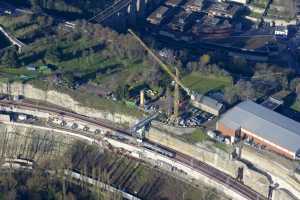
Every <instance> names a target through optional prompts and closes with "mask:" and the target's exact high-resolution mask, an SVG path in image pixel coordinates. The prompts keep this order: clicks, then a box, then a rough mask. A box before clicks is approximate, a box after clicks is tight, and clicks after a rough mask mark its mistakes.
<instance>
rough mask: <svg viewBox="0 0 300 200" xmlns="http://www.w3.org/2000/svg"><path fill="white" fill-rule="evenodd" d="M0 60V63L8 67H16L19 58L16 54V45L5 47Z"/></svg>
mask: <svg viewBox="0 0 300 200" xmlns="http://www.w3.org/2000/svg"><path fill="white" fill-rule="evenodd" d="M0 62H1V64H2V65H6V66H8V67H18V66H19V59H18V55H17V47H16V46H13V47H10V48H7V49H5V51H4V53H3V55H2V57H1V61H0Z"/></svg>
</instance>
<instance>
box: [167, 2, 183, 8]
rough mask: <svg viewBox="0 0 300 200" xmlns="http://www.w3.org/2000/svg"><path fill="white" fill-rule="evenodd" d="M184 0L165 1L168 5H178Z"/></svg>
mask: <svg viewBox="0 0 300 200" xmlns="http://www.w3.org/2000/svg"><path fill="white" fill-rule="evenodd" d="M181 2H182V0H167V1H166V2H165V5H166V6H171V7H178V6H179V5H180V4H181Z"/></svg>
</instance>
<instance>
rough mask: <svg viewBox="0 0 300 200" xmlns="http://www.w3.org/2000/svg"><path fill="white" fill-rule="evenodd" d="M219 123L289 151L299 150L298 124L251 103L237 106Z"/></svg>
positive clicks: (299, 134)
mask: <svg viewBox="0 0 300 200" xmlns="http://www.w3.org/2000/svg"><path fill="white" fill-rule="evenodd" d="M220 122H221V123H222V124H225V125H226V126H228V127H230V128H232V129H239V128H243V129H246V130H248V131H250V132H252V133H255V134H256V135H257V136H260V137H262V138H264V139H266V140H268V141H270V142H272V143H274V144H277V145H279V146H281V147H283V148H285V149H287V150H289V151H292V152H297V151H299V150H300V123H298V122H296V121H294V120H292V119H290V118H287V117H285V116H283V115H281V114H279V113H276V112H274V111H272V110H269V109H267V108H265V107H263V106H261V105H259V104H256V103H254V102H252V101H244V102H242V103H240V104H238V105H237V106H235V107H234V108H232V109H231V110H229V111H228V112H227V113H225V114H224V115H223V116H222V117H221V119H220Z"/></svg>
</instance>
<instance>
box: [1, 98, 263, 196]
mask: <svg viewBox="0 0 300 200" xmlns="http://www.w3.org/2000/svg"><path fill="white" fill-rule="evenodd" d="M0 106H3V107H12V106H14V107H17V108H20V109H29V110H39V111H45V112H48V113H49V112H50V113H53V114H58V115H61V116H67V117H72V118H75V119H79V120H81V121H85V122H88V123H90V124H94V125H98V126H101V127H104V128H107V129H110V130H112V131H116V132H120V133H122V134H125V135H131V133H130V131H129V130H126V129H124V128H121V127H119V126H116V125H114V124H113V123H112V122H108V121H104V120H103V121H102V120H99V119H94V118H90V117H87V116H84V115H81V114H78V113H74V112H71V111H66V110H64V111H61V110H60V109H57V108H51V107H47V106H44V105H35V104H32V103H27V102H21V101H20V102H16V101H8V100H2V101H0ZM146 142H147V143H149V144H152V145H154V146H156V147H157V148H160V149H164V150H166V151H169V152H173V153H172V154H169V155H168V154H165V156H169V157H172V158H173V159H175V160H177V161H179V162H181V163H184V164H185V165H187V166H190V167H191V168H193V169H196V170H197V171H199V172H200V173H202V174H204V175H206V176H207V177H209V178H211V179H214V180H216V181H218V182H219V183H221V184H223V185H225V186H226V187H228V188H231V189H232V190H234V191H236V192H237V193H239V194H240V195H242V196H243V197H245V198H247V199H249V200H267V198H266V197H264V196H263V195H261V194H260V193H258V192H256V191H254V190H253V189H251V188H250V187H248V186H246V185H244V184H243V183H241V182H239V181H237V180H236V179H235V178H233V177H231V176H230V175H228V174H226V173H224V172H222V171H220V170H218V169H216V168H214V167H212V166H210V165H208V164H206V163H204V162H201V161H199V160H196V159H194V158H192V157H190V156H188V155H185V154H183V153H181V152H178V151H174V150H173V149H170V148H167V147H164V146H161V145H160V144H156V143H153V142H151V141H146Z"/></svg>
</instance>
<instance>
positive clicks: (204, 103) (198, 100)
mask: <svg viewBox="0 0 300 200" xmlns="http://www.w3.org/2000/svg"><path fill="white" fill-rule="evenodd" d="M191 100H192V101H191V103H192V105H193V106H195V107H196V108H199V109H200V110H203V111H205V112H208V113H210V114H213V115H215V116H219V115H220V114H221V113H222V112H223V111H224V105H223V104H222V103H219V102H218V101H217V100H215V99H213V98H211V97H208V96H204V95H200V94H196V95H192V99H191Z"/></svg>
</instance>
